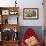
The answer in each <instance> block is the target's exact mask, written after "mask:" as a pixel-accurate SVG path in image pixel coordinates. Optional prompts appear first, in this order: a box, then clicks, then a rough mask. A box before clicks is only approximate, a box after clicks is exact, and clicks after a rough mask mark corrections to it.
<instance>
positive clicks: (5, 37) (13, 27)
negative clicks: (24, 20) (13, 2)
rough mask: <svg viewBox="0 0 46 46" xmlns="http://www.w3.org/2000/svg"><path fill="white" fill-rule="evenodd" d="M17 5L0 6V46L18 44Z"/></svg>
mask: <svg viewBox="0 0 46 46" xmlns="http://www.w3.org/2000/svg"><path fill="white" fill-rule="evenodd" d="M18 10H19V7H0V32H1V34H0V35H1V38H0V39H1V41H0V46H18V42H19V39H18V32H19V24H18Z"/></svg>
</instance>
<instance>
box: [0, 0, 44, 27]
mask: <svg viewBox="0 0 46 46" xmlns="http://www.w3.org/2000/svg"><path fill="white" fill-rule="evenodd" d="M14 1H15V0H0V6H1V7H4V6H5V7H10V6H15V3H14ZM42 2H43V1H42V0H17V3H18V5H17V6H19V7H20V8H19V15H20V16H19V24H20V26H43V24H44V23H43V20H44V15H43V6H42ZM23 8H39V19H38V20H24V19H23ZM14 21H15V20H14ZM14 21H13V22H14Z"/></svg>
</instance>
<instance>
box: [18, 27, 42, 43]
mask: <svg viewBox="0 0 46 46" xmlns="http://www.w3.org/2000/svg"><path fill="white" fill-rule="evenodd" d="M28 28H32V29H33V31H34V32H35V33H36V34H37V37H38V39H39V41H40V42H41V43H43V36H42V27H41V26H21V27H20V32H19V39H20V42H21V40H22V38H23V36H24V33H25V32H26V31H27V29H28Z"/></svg>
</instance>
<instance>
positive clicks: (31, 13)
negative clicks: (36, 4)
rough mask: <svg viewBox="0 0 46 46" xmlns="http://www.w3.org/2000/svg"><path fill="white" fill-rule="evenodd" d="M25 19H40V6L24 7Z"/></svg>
mask: <svg viewBox="0 0 46 46" xmlns="http://www.w3.org/2000/svg"><path fill="white" fill-rule="evenodd" d="M23 19H25V20H38V19H39V9H38V8H24V9H23Z"/></svg>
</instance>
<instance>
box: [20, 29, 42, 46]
mask: <svg viewBox="0 0 46 46" xmlns="http://www.w3.org/2000/svg"><path fill="white" fill-rule="evenodd" d="M35 38H36V40H34V41H35V42H36V44H35V45H27V44H28V43H29V44H31V42H28V41H30V40H32V39H35ZM29 39H30V40H29ZM25 41H26V42H25ZM34 41H32V42H34ZM21 46H41V44H40V42H39V41H38V39H37V35H36V33H35V32H34V30H33V29H32V28H28V29H27V31H26V32H25V34H24V37H23V38H22V42H21Z"/></svg>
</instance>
